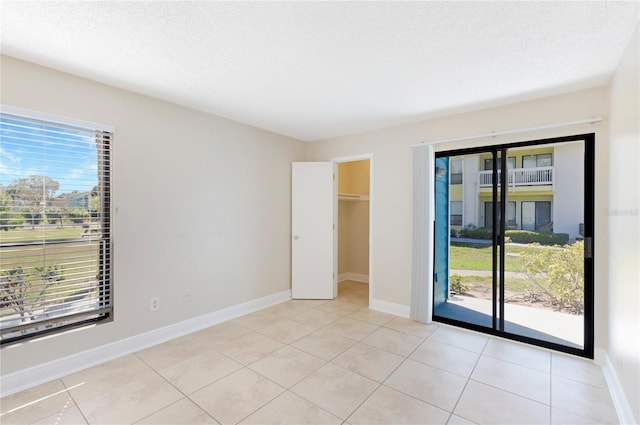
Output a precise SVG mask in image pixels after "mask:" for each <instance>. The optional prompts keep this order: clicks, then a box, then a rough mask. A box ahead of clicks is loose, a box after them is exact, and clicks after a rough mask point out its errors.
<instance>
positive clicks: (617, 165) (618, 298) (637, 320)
mask: <svg viewBox="0 0 640 425" xmlns="http://www.w3.org/2000/svg"><path fill="white" fill-rule="evenodd" d="M639 38H640V35H639V33H638V28H636V31H635V33H634V34H633V37H632V39H631V42H630V44H629V46H628V48H627V50H626V53H625V55H624V56H623V58H622V61H621V62H620V64H619V65H618V69H617V71H616V73H615V75H614V77H613V79H612V81H611V93H610V110H611V115H610V118H611V123H610V129H611V140H610V149H609V169H610V175H609V187H608V189H609V190H608V192H609V209H608V220H609V235H608V236H609V259H610V266H609V275H608V288H609V307H608V309H609V312H610V313H609V324H608V325H609V326H608V329H607V330H608V336H609V340H608V345H607V348H608V350H607V351H608V354H609V358H610V359H611V363H612V365H613V367H614V369H615V371H616V375H617V376H618V378H619V379H620V382H621V384H622V387H623V388H624V392H625V394H626V398H627V400H628V401H629V404H630V405H631V410H632V412H633V415H634V416H635V421H636V423H640V262H639V261H638V260H639V259H640V218H639V215H640V214H639V211H640V171H639V170H640V167H639V164H640V100H639V96H640V84H639V79H640V66H639V65H640V54H639V50H640V42H639Z"/></svg>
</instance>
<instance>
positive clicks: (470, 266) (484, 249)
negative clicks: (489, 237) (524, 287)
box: [449, 244, 526, 272]
mask: <svg viewBox="0 0 640 425" xmlns="http://www.w3.org/2000/svg"><path fill="white" fill-rule="evenodd" d="M525 249H526V247H523V246H515V245H508V246H507V256H506V257H505V261H504V266H505V271H508V272H520V271H522V269H523V263H522V259H521V258H520V257H519V256H518V254H519V253H520V252H522V251H524V250H525ZM449 253H450V254H449V267H450V268H451V270H492V267H491V245H481V244H461V245H458V244H451V247H450V251H449Z"/></svg>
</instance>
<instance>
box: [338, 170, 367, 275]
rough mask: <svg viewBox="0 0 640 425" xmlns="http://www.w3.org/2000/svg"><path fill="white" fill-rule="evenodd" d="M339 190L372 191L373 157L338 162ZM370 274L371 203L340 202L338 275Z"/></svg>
mask: <svg viewBox="0 0 640 425" xmlns="http://www.w3.org/2000/svg"><path fill="white" fill-rule="evenodd" d="M338 167H339V168H338V192H339V193H349V194H359V195H368V194H369V160H361V161H351V162H341V163H339V164H338ZM347 272H350V273H358V274H362V275H367V276H368V275H369V202H368V201H344V200H343V201H339V202H338V274H342V273H347Z"/></svg>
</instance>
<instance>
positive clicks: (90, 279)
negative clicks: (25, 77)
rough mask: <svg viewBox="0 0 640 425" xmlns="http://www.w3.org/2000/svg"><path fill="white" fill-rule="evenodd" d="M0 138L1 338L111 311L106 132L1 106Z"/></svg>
mask: <svg viewBox="0 0 640 425" xmlns="http://www.w3.org/2000/svg"><path fill="white" fill-rule="evenodd" d="M96 126H97V125H96ZM109 130H110V129H109ZM0 137H1V138H2V150H1V151H0V156H1V157H2V166H3V167H2V173H0V344H6V343H11V342H15V341H19V340H23V339H26V338H32V337H35V336H39V335H42V334H44V333H51V332H56V331H60V330H62V329H66V328H69V327H72V326H79V325H81V324H85V323H88V322H96V321H101V320H104V319H109V318H110V317H111V315H112V297H111V214H110V209H111V154H110V145H111V138H112V133H111V132H110V131H108V130H107V129H96V128H95V127H86V126H85V124H82V125H80V126H78V125H75V124H73V125H72V124H68V123H61V122H58V121H55V122H54V121H48V120H47V121H45V120H41V119H35V118H29V117H26V116H22V115H17V114H12V113H6V112H2V113H1V114H0Z"/></svg>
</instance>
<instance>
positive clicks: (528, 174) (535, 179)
mask: <svg viewBox="0 0 640 425" xmlns="http://www.w3.org/2000/svg"><path fill="white" fill-rule="evenodd" d="M507 172H508V173H509V177H508V185H509V186H512V187H515V186H540V185H553V167H552V166H551V167H535V168H514V169H512V170H508V171H507ZM498 176H500V170H498ZM479 180H480V187H486V186H491V185H492V184H493V171H491V170H486V171H480V175H479Z"/></svg>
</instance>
